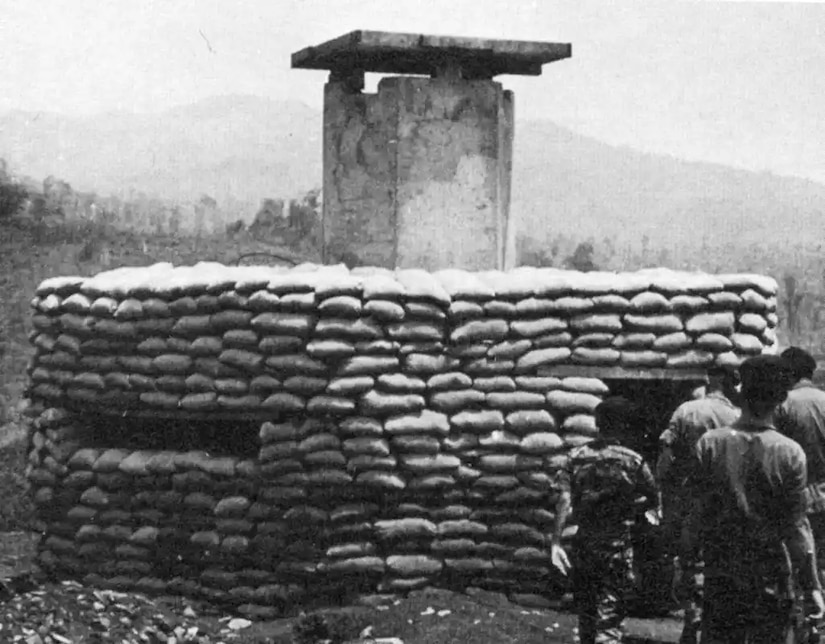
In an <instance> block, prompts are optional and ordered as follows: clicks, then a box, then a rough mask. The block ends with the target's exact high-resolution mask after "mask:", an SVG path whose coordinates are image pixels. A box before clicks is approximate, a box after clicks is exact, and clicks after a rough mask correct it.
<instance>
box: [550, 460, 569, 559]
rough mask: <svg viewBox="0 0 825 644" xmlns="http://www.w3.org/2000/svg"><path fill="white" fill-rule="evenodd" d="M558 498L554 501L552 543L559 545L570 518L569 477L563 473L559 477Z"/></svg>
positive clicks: (566, 473)
mask: <svg viewBox="0 0 825 644" xmlns="http://www.w3.org/2000/svg"><path fill="white" fill-rule="evenodd" d="M558 482H559V488H560V489H559V490H558V494H559V496H558V498H557V499H556V516H555V518H554V520H553V543H554V544H557V545H561V537H562V533H563V532H564V528H565V526H566V525H567V519H568V518H569V517H570V510H571V507H572V497H571V493H570V475H569V473H568V472H566V471H564V472H562V473H561V474H560V475H559V481H558Z"/></svg>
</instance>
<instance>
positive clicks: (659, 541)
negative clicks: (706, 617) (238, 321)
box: [604, 378, 705, 618]
mask: <svg viewBox="0 0 825 644" xmlns="http://www.w3.org/2000/svg"><path fill="white" fill-rule="evenodd" d="M604 382H605V384H606V385H607V386H608V387H609V388H610V393H611V394H613V395H615V396H624V397H625V398H627V399H628V400H630V401H632V402H633V403H635V404H636V405H637V408H638V410H639V412H640V416H641V422H640V423H639V429H638V432H637V434H636V435H635V436H634V437H633V439H632V442H631V443H630V444H628V445H627V446H628V447H630V448H631V449H633V450H635V451H637V452H638V453H639V454H641V455H642V457H643V458H644V459H645V461H646V462H647V464H648V465H649V466H650V468H651V469H653V470H654V473H655V466H656V459H657V457H658V451H659V449H658V443H659V436H660V435H661V433H662V432H663V431H664V430H665V429H666V428H667V425H668V423H669V422H670V418H671V416H673V412H674V411H676V408H677V407H678V406H679V405H681V404H682V403H683V402H685V401H687V400H690V399H691V398H693V394H694V391H695V390H696V389H697V388H698V387H701V386H703V385H704V384H705V383H704V380H703V379H701V378H696V379H684V380H682V379H679V380H677V379H668V380H665V379H656V380H654V379H641V378H639V379H630V378H622V379H612V380H607V379H606V380H604ZM671 546H672V544H668V543H666V535H665V534H664V530H663V529H662V526H644V527H639V529H638V530H637V531H636V533H635V534H634V539H633V549H634V559H635V564H636V566H635V567H636V572H637V583H638V585H637V588H636V592H635V596H634V597H633V599H632V600H631V602H630V610H631V614H632V615H633V616H634V617H642V618H649V617H657V616H665V615H668V614H673V612H674V611H675V610H677V609H678V605H677V604H676V603H675V602H674V601H673V600H672V593H671V580H672V579H673V567H672V564H671V561H670V558H669V556H668V555H667V553H668V551H669V550H671Z"/></svg>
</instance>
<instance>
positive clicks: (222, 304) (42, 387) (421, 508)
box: [27, 263, 777, 617]
mask: <svg viewBox="0 0 825 644" xmlns="http://www.w3.org/2000/svg"><path fill="white" fill-rule="evenodd" d="M776 289H777V285H776V282H775V281H774V280H772V279H770V278H766V277H762V276H758V275H716V276H712V275H707V274H701V273H678V272H673V271H669V270H658V269H657V270H646V271H640V272H636V273H628V274H613V273H576V272H570V271H562V270H556V269H534V268H518V269H515V270H513V271H510V272H507V273H501V272H482V273H468V272H464V271H459V270H443V271H439V272H436V273H432V274H431V273H427V272H424V271H421V270H414V269H408V270H396V271H390V270H386V269H377V268H356V269H353V270H351V271H350V270H348V269H346V268H345V267H343V266H316V265H301V266H299V267H296V268H291V269H285V268H274V267H272V268H269V267H226V266H223V265H220V264H213V263H201V264H198V265H195V266H192V267H173V266H171V265H169V264H158V265H154V266H151V267H148V268H122V269H116V270H113V271H109V272H105V273H101V274H99V275H96V276H94V277H91V278H86V279H84V278H77V277H58V278H52V279H48V280H46V281H44V282H43V283H42V284H41V285H40V286H39V288H38V289H37V293H36V297H35V298H34V300H33V302H32V306H33V308H34V316H33V327H34V331H33V332H32V335H31V341H32V343H33V344H34V346H35V347H36V353H35V356H34V358H33V361H32V364H31V368H30V378H31V382H30V389H29V396H30V398H31V400H32V403H33V406H32V408H33V410H34V415H33V419H32V421H31V425H30V434H29V436H30V452H29V467H28V470H27V472H28V477H29V480H30V481H31V484H32V489H33V494H34V498H35V501H36V504H37V508H38V514H39V520H40V522H41V527H42V530H43V533H44V534H43V538H42V540H41V542H40V547H39V562H40V564H41V566H42V567H43V568H44V569H46V570H48V571H50V572H52V573H53V574H55V575H59V576H69V577H74V578H80V579H83V580H85V582H87V583H89V584H91V585H94V586H99V587H109V588H115V589H118V590H127V589H137V590H141V591H144V592H152V593H178V594H184V595H191V596H196V597H201V598H205V599H208V600H211V601H214V602H217V603H221V604H226V605H230V606H232V607H234V608H236V609H237V610H239V611H240V612H242V613H244V614H246V615H249V616H262V617H267V616H270V617H271V616H274V615H278V614H282V613H283V612H284V611H288V610H290V609H291V608H292V607H295V606H299V605H302V604H304V603H305V602H307V601H309V600H321V601H326V600H332V598H338V599H341V598H352V597H353V596H354V595H393V594H397V593H403V592H405V591H408V590H411V589H415V588H420V587H422V586H426V585H434V586H442V587H448V588H464V587H467V586H482V587H486V588H489V589H493V590H499V591H503V592H507V593H509V594H510V595H511V596H513V595H529V594H539V595H545V596H548V595H552V594H554V593H560V592H562V590H563V588H564V582H563V580H561V579H558V578H557V576H556V575H555V574H554V573H553V572H552V571H551V566H550V562H549V535H550V533H551V530H552V522H553V512H552V510H553V506H554V503H555V492H554V489H555V488H554V475H555V473H556V472H557V470H558V468H559V467H561V466H563V464H564V463H565V459H566V454H567V452H568V451H569V449H570V448H572V447H575V446H578V445H581V444H583V443H584V442H587V441H589V440H591V439H592V437H593V436H595V435H596V432H597V429H596V426H595V423H594V419H593V415H592V414H593V410H594V408H595V406H596V405H597V404H598V402H599V401H600V400H601V399H602V398H603V397H604V396H605V395H606V394H608V393H609V391H608V387H607V385H606V384H605V382H604V380H603V379H599V378H598V377H593V374H594V373H595V374H598V373H599V371H598V370H599V369H604V368H610V369H613V370H614V371H615V370H619V371H621V370H622V369H624V370H627V371H628V372H634V371H635V372H638V371H639V370H642V371H643V370H645V369H648V370H652V369H661V370H663V373H667V372H668V371H667V370H676V371H678V370H686V369H701V368H704V367H707V366H708V365H710V364H712V363H729V364H737V363H738V362H740V361H741V360H742V359H744V358H745V357H746V356H748V355H751V354H758V353H761V352H765V351H770V350H772V348H774V347H775V345H776V337H775V333H774V329H775V327H776V324H777V316H776V312H775V310H776ZM665 377H666V376H665ZM324 598H326V599H324Z"/></svg>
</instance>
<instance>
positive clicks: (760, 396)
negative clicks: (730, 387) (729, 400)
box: [739, 355, 792, 414]
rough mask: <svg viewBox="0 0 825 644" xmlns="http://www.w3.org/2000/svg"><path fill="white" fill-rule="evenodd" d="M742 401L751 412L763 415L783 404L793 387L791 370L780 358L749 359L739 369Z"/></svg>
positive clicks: (771, 356)
mask: <svg viewBox="0 0 825 644" xmlns="http://www.w3.org/2000/svg"><path fill="white" fill-rule="evenodd" d="M739 375H740V377H741V379H742V390H741V396H742V400H744V401H745V403H747V405H748V407H749V408H750V409H751V411H753V412H755V413H756V414H763V413H765V412H767V411H770V410H771V409H773V408H774V407H776V406H777V405H778V404H780V403H782V402H783V401H784V400H785V398H786V397H787V396H788V389H789V387H790V386H791V379H792V374H791V369H790V368H789V366H788V363H787V362H786V361H785V360H784V359H783V358H782V357H780V356H773V355H761V356H755V357H753V358H748V359H747V360H745V361H744V362H743V363H742V365H741V366H740V367H739Z"/></svg>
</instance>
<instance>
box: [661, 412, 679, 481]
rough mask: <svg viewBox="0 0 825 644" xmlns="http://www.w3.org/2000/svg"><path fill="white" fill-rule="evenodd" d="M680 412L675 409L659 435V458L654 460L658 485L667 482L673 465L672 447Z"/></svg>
mask: <svg viewBox="0 0 825 644" xmlns="http://www.w3.org/2000/svg"><path fill="white" fill-rule="evenodd" d="M679 426H680V414H679V410H678V409H677V410H676V411H675V412H673V416H672V417H671V419H670V422H669V423H668V426H667V429H665V431H663V432H662V433H661V435H660V436H659V458H658V460H657V462H656V480H657V481H659V485H664V484H665V483H666V482H667V479H668V475H669V474H670V471H671V468H672V466H673V460H674V459H673V449H674V446H675V445H676V442H677V441H678V440H679V435H680V431H679Z"/></svg>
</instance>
